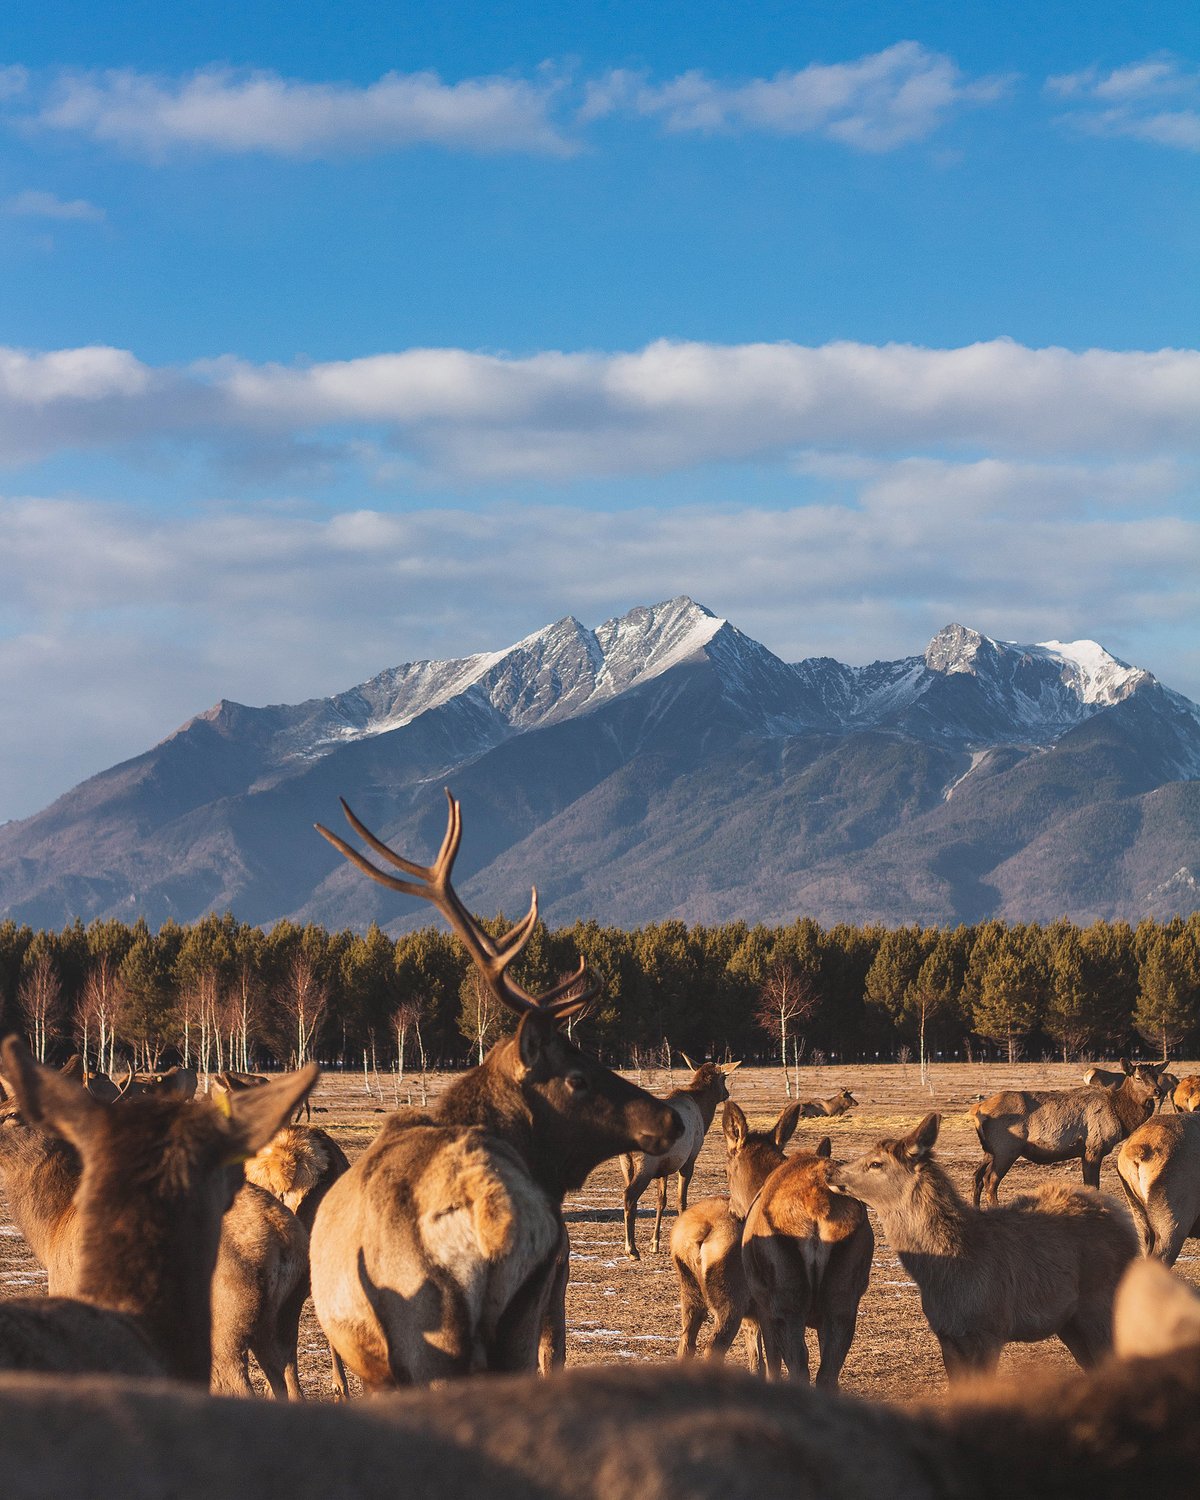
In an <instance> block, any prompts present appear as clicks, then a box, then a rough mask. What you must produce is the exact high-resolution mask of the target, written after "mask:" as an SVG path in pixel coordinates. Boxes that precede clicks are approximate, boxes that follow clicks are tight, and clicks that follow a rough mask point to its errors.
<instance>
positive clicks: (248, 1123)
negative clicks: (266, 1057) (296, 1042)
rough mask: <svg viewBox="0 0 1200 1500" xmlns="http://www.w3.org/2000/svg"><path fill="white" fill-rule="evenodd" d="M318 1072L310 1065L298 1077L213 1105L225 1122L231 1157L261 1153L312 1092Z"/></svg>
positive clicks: (287, 1076)
mask: <svg viewBox="0 0 1200 1500" xmlns="http://www.w3.org/2000/svg"><path fill="white" fill-rule="evenodd" d="M320 1074H321V1070H320V1068H318V1067H317V1065H316V1063H309V1064H308V1066H307V1067H304V1068H301V1069H300V1071H299V1072H298V1073H285V1074H284V1075H283V1076H282V1078H272V1080H271V1081H270V1083H264V1084H262V1085H261V1086H260V1087H259V1088H256V1089H242V1090H240V1091H239V1092H238V1093H236V1094H226V1095H225V1096H224V1103H223V1104H216V1102H215V1101H214V1105H215V1107H216V1109H217V1112H218V1114H220V1115H223V1116H224V1117H225V1118H226V1120H227V1121H228V1125H227V1127H226V1128H227V1130H228V1133H229V1135H230V1136H231V1137H232V1139H233V1142H234V1153H233V1154H234V1156H237V1155H239V1154H240V1153H242V1152H245V1154H246V1155H247V1156H253V1155H254V1154H255V1153H256V1152H258V1151H261V1150H262V1148H263V1147H264V1146H265V1145H266V1144H267V1142H268V1141H269V1140H270V1139H271V1137H272V1136H274V1135H276V1134H277V1133H278V1132H279V1131H280V1130H282V1128H283V1127H284V1126H285V1125H286V1124H287V1122H288V1121H289V1120H290V1119H291V1117H292V1111H293V1110H294V1109H295V1108H296V1106H297V1105H298V1104H302V1103H303V1102H304V1100H305V1099H306V1098H307V1097H308V1095H309V1094H310V1093H311V1092H312V1088H313V1085H314V1084H315V1083H316V1081H317V1079H318V1078H319V1077H320Z"/></svg>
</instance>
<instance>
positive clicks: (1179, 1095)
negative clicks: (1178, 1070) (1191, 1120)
mask: <svg viewBox="0 0 1200 1500" xmlns="http://www.w3.org/2000/svg"><path fill="white" fill-rule="evenodd" d="M1171 1103H1172V1104H1173V1105H1174V1106H1175V1108H1176V1109H1177V1110H1178V1111H1179V1112H1180V1113H1181V1114H1185V1115H1190V1114H1194V1113H1195V1112H1196V1111H1197V1110H1200V1075H1197V1074H1195V1073H1192V1074H1189V1075H1188V1077H1187V1078H1181V1079H1180V1080H1179V1082H1178V1083H1177V1084H1176V1085H1175V1087H1174V1088H1173V1089H1172V1090H1171Z"/></svg>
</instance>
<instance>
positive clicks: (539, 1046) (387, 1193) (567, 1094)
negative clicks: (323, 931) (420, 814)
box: [312, 792, 681, 1384]
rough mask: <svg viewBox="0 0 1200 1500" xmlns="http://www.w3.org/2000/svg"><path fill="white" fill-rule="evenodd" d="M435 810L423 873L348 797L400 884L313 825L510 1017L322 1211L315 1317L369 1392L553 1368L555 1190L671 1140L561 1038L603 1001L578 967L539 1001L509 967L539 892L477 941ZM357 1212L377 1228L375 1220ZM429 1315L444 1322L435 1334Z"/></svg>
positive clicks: (561, 1247) (651, 1105)
mask: <svg viewBox="0 0 1200 1500" xmlns="http://www.w3.org/2000/svg"><path fill="white" fill-rule="evenodd" d="M446 799H447V802H448V804H449V818H448V822H447V828H446V835H445V838H444V839H443V841H442V847H441V850H440V851H439V853H438V857H437V859H436V860H435V862H434V864H433V865H431V866H423V865H416V864H413V863H412V862H411V861H410V860H407V859H405V858H403V857H402V856H401V855H398V854H396V853H395V851H394V850H391V849H389V848H388V847H387V845H386V844H384V843H382V842H381V841H380V840H379V839H377V838H376V837H375V835H374V834H372V833H371V832H370V831H369V830H368V829H367V828H366V827H365V826H364V825H363V824H362V823H361V822H359V820H358V819H357V818H356V817H355V816H354V814H353V813H351V812H350V809H349V808H348V807H346V806H345V803H343V804H342V805H343V808H344V809H345V812H346V816H347V818H348V819H349V821H350V824H351V826H352V827H353V828H354V829H355V830H356V831H357V832H358V834H359V835H360V837H361V838H363V839H364V840H365V842H366V843H367V844H368V845H369V846H370V847H371V848H372V849H373V850H374V851H375V852H376V853H377V854H379V855H381V856H382V857H383V858H384V859H385V860H387V861H388V862H389V863H390V864H392V865H394V866H395V867H397V868H398V869H401V870H403V871H404V872H405V874H406V876H407V877H408V878H406V879H400V878H399V877H397V876H393V875H388V874H387V873H385V872H384V871H382V870H380V869H377V868H376V867H375V866H374V865H373V864H371V862H370V861H369V860H367V859H366V858H365V857H364V856H363V855H361V854H360V853H359V852H358V851H357V850H355V849H353V848H351V847H350V845H348V844H346V843H345V842H344V841H343V840H342V839H339V838H337V837H336V836H335V835H333V834H331V833H329V832H328V830H326V829H321V830H320V831H321V832H322V833H323V834H324V835H325V837H326V838H328V839H329V840H330V842H331V843H333V844H334V845H335V847H337V848H338V849H339V850H340V851H341V852H342V853H343V854H344V855H345V856H346V857H347V858H348V859H349V860H350V861H351V862H352V863H354V864H356V865H358V867H359V868H360V869H362V870H364V871H365V872H366V873H367V874H369V875H370V876H371V877H372V879H375V880H378V881H380V882H381V883H382V884H384V885H387V886H389V887H390V888H391V889H393V890H398V891H401V892H403V893H405V894H407V895H415V896H418V897H420V898H421V899H423V900H427V901H430V902H432V904H433V905H434V906H436V908H437V909H438V910H439V911H440V912H441V913H442V915H443V916H444V917H445V918H446V920H447V921H448V922H449V923H450V925H451V926H452V927H453V929H454V931H455V932H456V933H457V934H458V937H459V938H460V940H461V941H462V943H463V945H464V947H465V948H466V949H467V952H468V953H469V954H470V956H471V959H472V961H473V963H474V965H475V967H476V968H477V969H478V971H479V972H480V974H481V976H482V978H483V979H484V981H485V983H486V984H487V985H488V987H489V989H490V990H491V992H492V994H493V995H494V996H495V998H496V999H497V1000H498V1001H499V1002H500V1003H501V1004H503V1005H504V1006H506V1007H507V1008H508V1009H509V1010H512V1011H515V1012H516V1013H517V1014H519V1016H520V1018H521V1019H520V1022H519V1023H518V1025H517V1030H516V1034H515V1035H514V1036H512V1037H508V1038H506V1039H505V1040H503V1041H501V1042H498V1043H497V1044H496V1046H494V1047H493V1048H492V1050H491V1051H490V1052H489V1053H488V1055H487V1056H486V1057H485V1058H484V1060H483V1062H482V1063H480V1064H479V1066H478V1067H475V1068H471V1069H470V1070H469V1071H468V1072H466V1073H464V1074H462V1075H460V1076H459V1077H458V1078H456V1079H455V1080H454V1082H453V1083H452V1084H451V1085H450V1087H449V1088H448V1089H447V1090H446V1091H445V1093H444V1094H443V1095H442V1097H441V1099H440V1100H439V1101H438V1103H437V1106H436V1109H435V1111H434V1112H433V1115H432V1117H421V1116H418V1115H412V1114H405V1113H403V1112H401V1113H399V1114H397V1115H395V1116H393V1117H392V1119H391V1120H390V1121H389V1122H388V1124H387V1125H385V1127H384V1129H383V1130H382V1131H381V1132H380V1134H379V1136H378V1137H377V1138H376V1141H375V1143H374V1145H373V1146H372V1148H371V1151H370V1152H369V1153H368V1155H369V1156H370V1157H371V1165H370V1168H369V1170H368V1168H363V1169H362V1170H361V1171H359V1170H357V1169H358V1168H359V1166H360V1165H361V1159H360V1162H358V1163H355V1166H354V1167H353V1168H351V1170H350V1171H349V1172H347V1173H346V1174H345V1176H343V1177H342V1178H340V1179H339V1180H338V1182H337V1183H335V1185H334V1186H333V1187H332V1188H331V1189H330V1191H329V1194H328V1196H327V1197H326V1199H325V1202H324V1203H323V1204H322V1205H321V1208H320V1211H319V1212H318V1214H317V1218H316V1222H315V1224H314V1226H313V1242H312V1264H313V1302H314V1305H315V1306H316V1309H317V1316H318V1318H319V1319H320V1322H321V1325H322V1327H323V1328H324V1329H325V1332H326V1335H327V1336H328V1338H329V1341H330V1344H331V1345H332V1346H333V1348H335V1349H336V1350H337V1351H338V1353H339V1354H340V1355H341V1357H342V1358H343V1359H344V1360H345V1362H346V1363H347V1364H348V1365H349V1366H350V1367H351V1368H352V1369H360V1370H362V1371H365V1372H367V1373H366V1374H365V1375H364V1379H366V1380H367V1381H368V1383H371V1384H375V1383H378V1382H380V1381H394V1382H396V1383H401V1382H403V1381H405V1380H423V1379H433V1378H437V1376H441V1375H447V1374H450V1373H453V1372H458V1373H467V1372H468V1371H470V1370H472V1369H477V1368H480V1367H481V1363H480V1362H481V1360H482V1362H483V1364H482V1367H484V1368H489V1369H490V1368H502V1369H514V1368H523V1367H529V1368H532V1367H533V1365H535V1364H536V1363H538V1362H539V1360H540V1363H541V1365H542V1367H543V1368H548V1367H549V1366H551V1365H555V1364H561V1363H562V1362H563V1360H564V1358H565V1352H566V1312H565V1300H566V1284H567V1275H568V1270H569V1260H568V1255H569V1248H570V1245H569V1240H568V1238H567V1232H566V1227H565V1225H564V1224H563V1221H562V1200H563V1197H564V1196H565V1195H566V1193H568V1192H570V1191H572V1190H573V1189H575V1188H578V1187H581V1186H582V1185H583V1182H584V1180H585V1179H586V1178H587V1176H588V1174H589V1173H590V1172H591V1171H592V1170H593V1168H595V1167H596V1166H598V1165H599V1164H600V1163H601V1162H602V1161H606V1160H608V1159H609V1158H611V1157H613V1156H617V1155H619V1154H620V1153H622V1152H625V1151H644V1152H647V1153H649V1154H651V1155H660V1154H662V1153H664V1152H666V1151H667V1150H669V1148H670V1147H671V1145H672V1144H673V1143H674V1141H675V1140H676V1139H677V1137H678V1136H679V1134H680V1129H681V1126H680V1122H679V1117H678V1115H676V1113H675V1111H674V1110H673V1109H671V1108H670V1107H669V1106H667V1105H665V1104H663V1103H662V1101H661V1100H659V1099H655V1097H654V1096H653V1095H652V1094H648V1093H646V1091H645V1090H644V1089H640V1088H637V1087H636V1086H635V1085H634V1084H632V1083H629V1082H628V1081H627V1080H625V1079H623V1078H621V1077H620V1076H619V1075H618V1074H616V1073H614V1072H612V1070H611V1069H609V1068H606V1067H604V1066H603V1065H602V1064H601V1063H599V1062H596V1061H594V1060H593V1059H591V1058H589V1057H587V1056H585V1055H584V1054H583V1053H582V1052H581V1051H580V1050H579V1049H578V1048H577V1047H576V1046H575V1045H574V1043H573V1042H571V1041H570V1040H569V1038H567V1037H566V1036H564V1035H563V1033H562V1032H561V1031H560V1030H559V1026H560V1024H561V1023H563V1022H565V1021H566V1020H568V1019H570V1018H571V1017H572V1016H575V1015H578V1014H579V1013H580V1011H581V1010H583V1009H585V1008H586V1007H587V1005H588V1004H590V1002H591V1001H592V1000H593V999H594V998H595V996H596V995H597V994H598V993H599V989H598V986H596V985H594V984H586V983H585V981H586V973H585V969H584V966H583V965H582V964H581V965H580V970H579V973H578V974H575V975H572V976H570V977H569V978H568V979H566V980H563V981H562V982H560V983H559V984H557V985H555V986H553V987H552V988H551V989H550V990H548V991H547V992H546V993H545V994H542V995H537V996H535V995H531V994H530V993H529V992H528V991H527V990H525V989H523V988H522V987H521V986H520V985H519V984H517V983H516V981H515V980H514V979H513V978H512V977H511V975H510V974H509V973H508V972H507V970H508V966H509V964H511V963H512V961H513V960H514V959H515V958H516V957H517V956H518V955H519V954H520V952H521V950H522V948H523V947H524V946H525V944H526V943H527V942H528V941H529V938H530V936H531V934H532V933H533V930H534V928H535V926H536V924H537V893H536V892H535V893H534V896H533V900H532V902H531V903H530V907H529V911H528V912H527V914H526V915H525V916H524V917H523V918H522V919H521V921H519V922H518V923H517V924H516V925H515V926H514V927H513V928H511V929H510V930H509V931H508V932H507V933H505V934H504V935H503V936H502V937H500V938H492V937H490V936H489V935H488V933H487V932H486V931H485V930H484V928H483V927H482V926H481V925H480V924H479V923H478V921H477V920H476V919H475V918H474V917H473V916H472V915H471V914H470V913H469V912H468V911H467V909H466V907H464V906H463V904H462V902H461V901H460V900H459V897H458V894H457V892H456V891H455V890H454V887H453V885H452V884H451V879H450V877H451V874H452V873H453V868H454V859H455V856H456V855H457V853H458V847H459V843H460V841H461V838H462V812H461V809H460V808H459V805H458V803H457V802H455V800H454V798H453V797H451V796H450V793H449V792H447V793H446ZM441 1152H446V1153H447V1157H446V1160H445V1162H443V1163H439V1162H438V1161H437V1160H436V1159H435V1158H436V1156H437V1155H438V1153H441ZM376 1179H378V1180H376ZM439 1184H440V1185H441V1186H439ZM447 1184H453V1185H454V1187H453V1194H452V1196H449V1197H442V1198H441V1199H440V1200H438V1199H436V1198H435V1197H434V1194H435V1193H437V1192H444V1191H445V1192H449V1191H450V1188H449V1187H447V1186H446V1185H447ZM464 1195H465V1196H464ZM418 1196H421V1197H422V1201H426V1202H427V1204H428V1211H427V1213H426V1216H425V1217H424V1218H420V1217H418V1218H414V1216H413V1213H412V1209H411V1204H412V1203H413V1202H414V1201H415V1200H416V1198H417V1197H418ZM368 1201H370V1202H372V1203H374V1204H375V1205H376V1208H377V1210H378V1212H379V1213H382V1214H384V1215H385V1218H384V1220H382V1221H380V1220H378V1219H377V1218H375V1217H373V1216H372V1213H373V1211H372V1212H369V1211H368V1210H367V1208H366V1206H365V1205H366V1203H367V1202H368ZM439 1203H440V1206H439ZM493 1205H508V1206H507V1207H503V1208H502V1209H500V1208H494V1207H493ZM547 1211H548V1212H549V1213H550V1214H551V1216H552V1218H553V1221H554V1223H555V1226H556V1230H555V1236H554V1243H553V1244H552V1245H551V1246H550V1247H549V1249H545V1248H544V1245H543V1234H542V1231H543V1228H544V1218H543V1214H544V1213H545V1212H547ZM510 1212H512V1213H515V1214H516V1215H517V1220H515V1221H514V1223H515V1224H516V1227H515V1228H514V1229H512V1230H511V1232H510V1231H507V1230H506V1231H505V1232H504V1233H503V1234H500V1233H499V1232H498V1231H496V1232H493V1230H488V1229H487V1226H488V1225H489V1224H493V1223H494V1222H496V1221H497V1220H496V1215H497V1214H500V1215H501V1217H502V1216H503V1215H506V1214H508V1213H510ZM442 1218H445V1219H446V1223H445V1224H442V1223H441V1222H440V1220H441V1219H442ZM518 1221H519V1222H518ZM485 1230H486V1233H485ZM472 1236H474V1238H473V1239H472ZM385 1240H386V1241H389V1242H388V1243H386V1244H385V1243H384V1241H385ZM451 1241H452V1242H453V1243H451ZM398 1246H404V1247H405V1255H404V1256H401V1255H400V1253H399V1251H398V1250H397V1249H396V1248H395V1247H398ZM531 1257H532V1259H531ZM389 1277H390V1278H395V1279H394V1280H389V1279H387V1278H389ZM462 1278H466V1279H465V1280H464V1279H462ZM400 1287H404V1288H407V1289H408V1290H407V1292H404V1293H402V1292H400V1290H399V1288H400ZM417 1288H419V1289H422V1295H421V1296H420V1297H419V1298H417V1297H415V1296H414V1295H413V1290H414V1289H417ZM502 1294H503V1295H511V1296H512V1298H513V1299H514V1300H513V1304H512V1307H511V1310H510V1311H508V1312H507V1313H503V1312H501V1311H500V1310H499V1309H498V1308H497V1306H496V1301H495V1299H496V1298H497V1297H499V1296H500V1295H502ZM535 1305H536V1306H540V1307H541V1308H542V1309H543V1310H544V1313H543V1316H544V1319H545V1322H544V1327H543V1330H542V1337H541V1341H540V1348H539V1343H538V1341H537V1340H535V1341H534V1343H533V1345H532V1346H531V1345H530V1344H529V1342H528V1337H527V1331H528V1326H529V1316H530V1314H529V1309H530V1307H531V1306H535ZM364 1308H366V1309H369V1314H370V1315H369V1316H367V1317H364V1316H363V1310H364ZM348 1310H353V1311H352V1312H351V1314H350V1316H347V1311H348ZM433 1316H440V1317H441V1318H442V1320H443V1321H442V1322H440V1323H433V1324H431V1323H430V1322H429V1321H428V1320H429V1318H431V1317H433ZM464 1317H466V1318H467V1322H466V1323H464V1322H463V1318H464ZM480 1319H482V1320H483V1321H479V1320H480ZM472 1320H473V1321H472Z"/></svg>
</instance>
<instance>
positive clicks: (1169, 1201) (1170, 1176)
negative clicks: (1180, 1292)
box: [1117, 1113, 1200, 1266]
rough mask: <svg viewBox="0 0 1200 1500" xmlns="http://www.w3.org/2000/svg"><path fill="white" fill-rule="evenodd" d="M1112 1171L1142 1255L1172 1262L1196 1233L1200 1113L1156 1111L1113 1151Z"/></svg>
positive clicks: (1198, 1229) (1199, 1195)
mask: <svg viewBox="0 0 1200 1500" xmlns="http://www.w3.org/2000/svg"><path fill="white" fill-rule="evenodd" d="M1117 1175H1118V1176H1119V1177H1120V1179H1121V1186H1122V1188H1124V1190H1125V1197H1126V1199H1127V1201H1128V1203H1129V1207H1130V1209H1131V1211H1132V1213H1133V1221H1134V1223H1135V1224H1136V1225H1137V1228H1138V1233H1139V1234H1140V1235H1141V1238H1142V1248H1143V1249H1144V1250H1145V1252H1146V1254H1147V1255H1155V1256H1157V1257H1158V1258H1159V1259H1160V1260H1161V1261H1163V1262H1164V1264H1166V1265H1168V1266H1173V1265H1174V1264H1175V1262H1176V1260H1177V1259H1178V1257H1179V1253H1180V1251H1181V1250H1182V1249H1183V1242H1184V1241H1185V1240H1186V1239H1188V1238H1189V1237H1190V1236H1193V1235H1196V1234H1200V1116H1197V1115H1195V1114H1192V1113H1185V1114H1176V1115H1170V1116H1164V1115H1159V1116H1158V1117H1157V1118H1155V1119H1152V1120H1147V1121H1146V1123H1145V1124H1144V1125H1140V1126H1139V1127H1138V1129H1137V1130H1135V1131H1134V1132H1133V1134H1132V1135H1131V1136H1130V1137H1129V1139H1128V1140H1127V1141H1122V1143H1121V1147H1120V1149H1119V1150H1118V1152H1117Z"/></svg>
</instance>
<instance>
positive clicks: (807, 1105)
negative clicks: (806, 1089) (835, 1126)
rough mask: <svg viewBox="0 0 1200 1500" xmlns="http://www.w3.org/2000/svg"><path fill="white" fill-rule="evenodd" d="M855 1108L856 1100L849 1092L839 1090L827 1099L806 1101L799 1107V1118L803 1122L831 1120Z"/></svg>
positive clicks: (856, 1106)
mask: <svg viewBox="0 0 1200 1500" xmlns="http://www.w3.org/2000/svg"><path fill="white" fill-rule="evenodd" d="M857 1108H858V1100H857V1099H856V1098H855V1097H854V1095H853V1094H852V1093H851V1092H850V1090H849V1089H839V1091H838V1092H837V1093H836V1094H831V1095H830V1096H829V1098H828V1099H806V1100H805V1101H804V1103H803V1104H802V1105H801V1108H800V1116H801V1119H804V1120H820V1119H831V1118H832V1117H833V1116H835V1115H844V1114H845V1113H846V1111H847V1110H851V1109H857Z"/></svg>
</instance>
